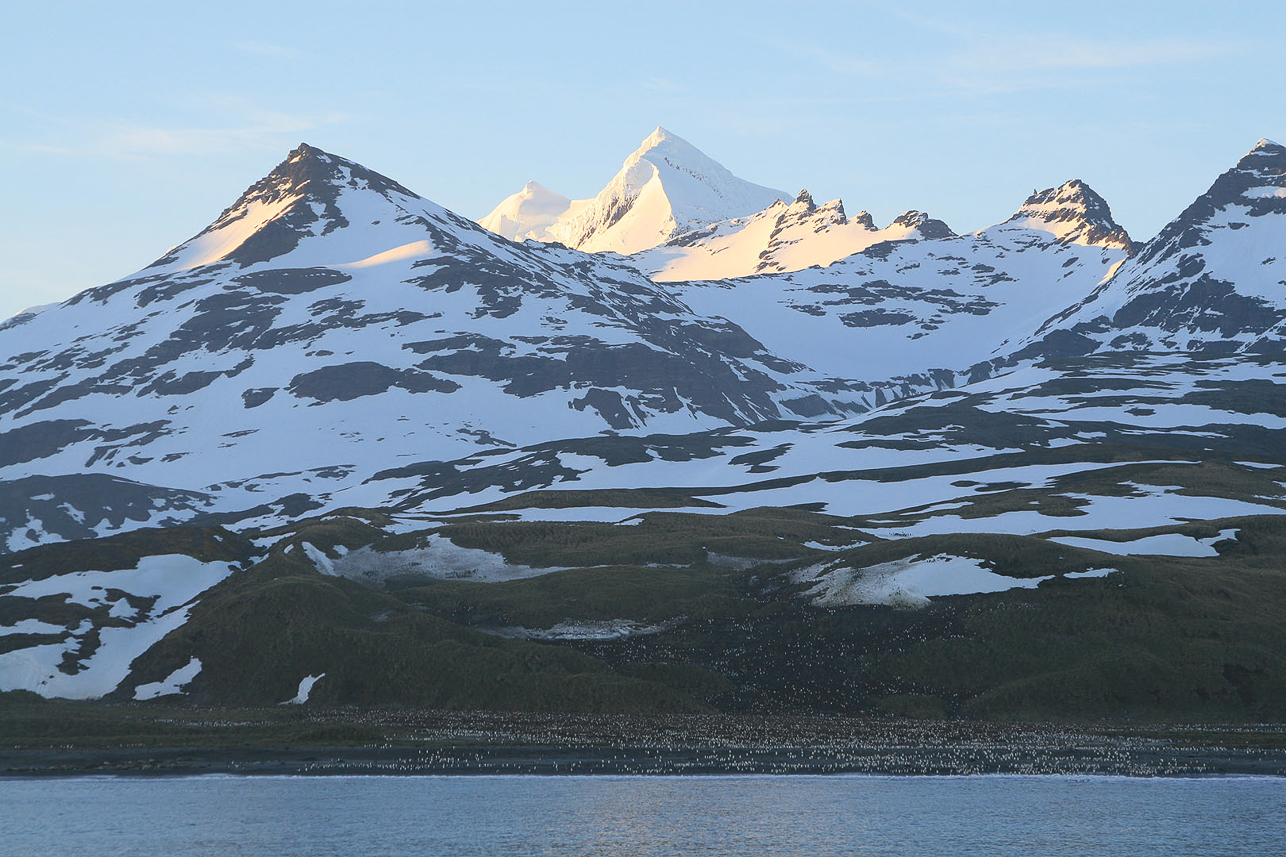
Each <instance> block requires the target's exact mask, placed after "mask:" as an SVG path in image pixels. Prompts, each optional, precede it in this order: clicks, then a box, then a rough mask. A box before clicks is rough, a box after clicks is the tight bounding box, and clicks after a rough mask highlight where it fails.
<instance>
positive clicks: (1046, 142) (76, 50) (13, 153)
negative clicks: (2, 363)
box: [0, 0, 1286, 317]
mask: <svg viewBox="0 0 1286 857" xmlns="http://www.w3.org/2000/svg"><path fill="white" fill-rule="evenodd" d="M609 5H611V4H601V3H557V2H546V3H513V4H508V3H488V4H462V3H458V2H452V3H380V2H368V3H365V4H361V5H360V6H359V5H358V4H353V3H342V4H341V3H330V2H319V0H309V2H278V3H272V2H257V3H243V2H221V3H217V4H215V3H195V2H193V3H169V2H167V3H159V2H158V3H146V2H128V0H118V2H114V3H110V4H109V3H94V2H82V3H68V2H57V3H44V4H35V3H30V4H22V6H21V7H18V8H10V9H9V10H8V11H7V13H6V16H5V27H4V32H3V33H0V79H3V80H4V81H5V85H4V87H3V89H0V164H2V165H3V166H0V182H2V183H3V184H2V186H3V188H4V203H5V205H4V206H3V210H0V254H2V257H3V263H4V264H3V268H2V269H0V271H2V273H0V317H4V316H7V315H9V314H11V313H13V312H15V311H17V310H19V309H21V308H22V307H24V306H27V305H30V304H38V303H46V302H49V301H53V300H61V299H64V298H66V297H69V296H70V295H72V294H74V293H75V292H77V291H80V290H81V289H84V288H88V287H90V286H94V285H99V284H102V283H105V282H109V281H111V280H113V279H116V278H119V277H122V276H125V275H126V274H129V273H131V272H133V271H135V270H137V269H139V268H141V267H143V266H144V265H146V264H147V263H149V262H150V261H152V260H153V259H154V258H156V257H158V256H160V255H161V254H162V253H164V251H165V250H166V249H167V248H168V247H170V246H171V245H173V244H177V243H179V242H181V241H183V240H186V239H187V238H189V237H191V236H192V235H193V234H195V233H196V232H198V231H200V230H201V229H202V228H203V227H204V226H205V225H206V224H208V223H209V222H210V221H212V220H213V219H214V218H215V217H217V216H218V214H219V212H220V211H221V210H222V209H223V208H225V207H226V206H227V205H229V204H231V203H232V201H233V200H234V199H235V198H236V197H237V196H238V195H239V194H240V192H241V191H242V190H244V189H245V187H246V186H248V185H249V184H251V183H252V182H254V181H255V180H256V179H258V178H259V177H260V176H262V175H263V174H264V173H265V172H267V171H268V170H269V169H271V168H272V167H273V166H274V165H275V164H276V163H277V162H278V161H280V160H281V159H282V157H283V156H284V155H285V153H286V152H287V151H288V150H289V149H291V148H292V147H294V146H295V145H296V144H298V143H299V142H300V141H301V140H306V141H308V142H309V143H312V144H314V145H317V146H320V147H321V148H323V149H326V150H328V151H332V152H335V153H337V154H340V155H344V156H345V157H349V158H352V159H354V160H357V161H360V162H362V163H364V164H366V165H367V166H369V167H371V168H372V169H375V170H378V171H380V172H383V173H385V174H387V175H389V176H391V177H393V178H394V179H396V180H398V181H400V182H401V183H403V184H405V185H407V186H408V187H410V188H411V189H412V190H415V191H417V192H419V193H421V194H423V195H424V196H427V197H429V198H430V199H433V200H435V201H437V202H439V203H441V204H443V205H445V206H447V207H449V208H452V209H454V210H456V211H458V212H460V213H461V214H464V215H467V216H469V217H474V218H476V217H480V216H481V215H483V214H485V213H486V212H487V211H488V210H490V208H491V207H492V206H493V205H495V203H497V202H499V201H500V200H501V199H502V198H503V197H505V196H506V195H508V194H510V193H512V192H514V191H516V190H518V189H519V188H520V187H521V186H522V185H523V183H525V182H526V181H528V180H529V179H536V180H537V181H539V182H541V183H542V184H544V185H546V186H548V187H550V188H552V189H554V190H557V191H560V192H562V193H564V194H567V195H568V196H572V197H582V196H588V195H591V194H593V193H595V192H596V191H597V190H598V189H599V188H600V187H601V186H602V185H603V184H604V183H605V182H606V181H607V180H608V179H609V178H610V177H611V176H612V174H613V173H614V172H615V171H616V169H617V168H618V167H619V165H620V162H621V160H622V159H623V158H624V157H625V156H626V155H627V154H628V153H629V152H630V151H632V150H633V149H634V148H635V147H636V146H637V144H638V142H639V141H640V140H641V139H642V138H643V137H645V136H646V135H647V134H648V133H649V132H650V131H651V130H652V128H653V127H654V126H656V125H658V124H660V125H663V126H665V127H666V128H668V129H669V130H670V131H672V132H674V133H676V134H678V135H680V136H682V137H684V138H686V139H687V140H688V141H689V142H691V143H693V144H694V145H696V146H697V147H699V148H701V149H702V150H704V151H705V152H706V153H707V154H709V155H710V156H711V157H713V158H715V159H716V160H718V161H720V162H722V163H723V164H724V165H725V166H727V167H728V168H729V169H731V170H732V171H733V172H734V173H737V174H738V175H740V176H742V177H743V178H746V179H749V180H751V181H755V182H758V183H760V184H766V185H769V186H773V187H777V188H781V189H783V190H786V191H790V192H794V191H796V190H798V189H799V188H801V187H807V188H808V189H809V190H811V191H812V192H813V194H814V196H815V197H817V198H818V199H819V200H821V199H829V198H832V197H836V196H839V197H842V198H843V199H844V201H845V205H846V207H847V208H848V210H849V211H850V212H855V211H857V210H859V209H862V208H866V209H869V210H870V211H871V212H872V213H873V214H874V215H875V219H876V220H877V221H879V222H881V223H883V222H887V221H888V220H890V219H892V218H893V217H894V216H896V215H897V214H898V213H900V212H902V211H904V210H906V209H909V208H918V209H921V210H925V211H928V212H929V213H931V214H932V215H934V216H935V217H940V218H942V219H944V220H946V221H947V223H948V224H950V225H951V226H952V227H953V228H955V229H956V230H958V231H964V230H969V229H977V228H981V227H983V226H987V225H989V224H991V223H994V222H997V221H1000V220H1003V219H1004V218H1005V217H1007V216H1008V215H1009V214H1010V213H1011V212H1012V211H1013V210H1014V209H1015V208H1017V206H1018V205H1019V204H1020V203H1021V202H1022V200H1023V198H1024V197H1025V196H1026V195H1027V194H1028V193H1030V192H1031V190H1032V189H1034V188H1043V187H1048V186H1051V185H1056V184H1059V183H1061V182H1063V181H1065V180H1066V179H1069V178H1082V179H1084V180H1085V181H1087V182H1089V183H1090V185H1091V186H1093V187H1094V188H1095V189H1096V190H1098V191H1099V192H1100V193H1102V194H1103V195H1104V196H1105V197H1106V198H1107V200H1108V202H1109V203H1110V204H1111V205H1112V208H1113V211H1114V213H1115V214H1116V216H1117V219H1118V220H1119V221H1120V222H1121V223H1122V224H1123V225H1124V226H1125V227H1126V228H1127V229H1129V230H1130V232H1131V234H1132V235H1134V236H1135V237H1136V238H1140V239H1146V238H1149V237H1151V236H1152V235H1153V234H1154V233H1155V232H1156V231H1157V230H1158V229H1159V228H1160V227H1161V226H1162V225H1164V223H1165V222H1166V221H1167V220H1169V219H1170V218H1171V217H1173V216H1174V215H1176V214H1178V212H1179V211H1180V210H1182V209H1183V207H1184V206H1186V205H1187V204H1188V203H1189V202H1190V201H1191V200H1192V199H1193V198H1194V197H1195V196H1196V195H1198V194H1199V193H1201V192H1202V191H1203V190H1204V189H1205V188H1206V187H1207V186H1208V185H1209V184H1210V182H1211V181H1212V180H1213V179H1214V178H1215V177H1216V176H1217V175H1218V174H1219V173H1220V172H1222V171H1223V170H1225V169H1227V168H1228V167H1229V166H1231V165H1232V163H1234V162H1235V161H1236V160H1237V158H1238V157H1239V156H1240V155H1241V154H1243V153H1244V152H1245V151H1246V150H1248V149H1249V148H1250V147H1251V146H1253V145H1254V143H1255V142H1256V140H1258V139H1259V138H1260V137H1269V138H1272V139H1278V140H1282V141H1286V109H1284V108H1286V88H1284V87H1283V85H1282V82H1283V81H1286V73H1284V72H1286V51H1283V49H1282V46H1281V42H1280V39H1281V33H1282V32H1283V30H1284V29H1286V27H1284V25H1286V11H1284V9H1286V7H1283V6H1282V5H1281V4H1279V3H1274V2H1249V3H1242V4H1238V5H1237V6H1236V7H1227V8H1235V9H1236V11H1223V10H1220V9H1218V8H1216V4H1213V3H1200V4H1196V3H1191V4H1184V3H1159V2H1158V3H1151V2H1141V3H1128V2H1119V0H1118V2H1112V3H1106V2H1079V3H1076V4H1058V6H1057V7H1056V8H1055V7H1053V4H1043V3H1032V2H1030V0H1027V2H1021V3H1005V2H998V3H979V2H975V3H960V2H950V3H937V2H916V3H913V4H910V3H909V4H905V5H904V6H903V7H898V6H896V5H893V4H888V3H879V4H876V3H861V2H856V3H808V2H803V3H795V4H782V3H780V2H773V3H758V2H747V0H739V2H706V3H694V2H691V0H689V2H684V3H671V2H650V3H645V4H633V5H630V6H628V7H626V6H624V5H623V4H622V5H621V6H620V7H619V8H606V7H608V6H609Z"/></svg>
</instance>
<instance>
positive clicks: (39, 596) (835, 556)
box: [0, 143, 1286, 722]
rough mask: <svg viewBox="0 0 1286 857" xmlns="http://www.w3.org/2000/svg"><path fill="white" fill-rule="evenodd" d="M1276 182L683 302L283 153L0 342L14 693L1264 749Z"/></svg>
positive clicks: (802, 209) (1275, 473)
mask: <svg viewBox="0 0 1286 857" xmlns="http://www.w3.org/2000/svg"><path fill="white" fill-rule="evenodd" d="M657 148H664V147H663V146H658V147H657ZM1283 155H1286V153H1284V152H1282V151H1281V149H1280V147H1275V146H1274V145H1273V144H1268V143H1262V144H1260V145H1259V146H1257V147H1256V149H1255V150H1254V151H1252V153H1251V154H1250V155H1247V156H1246V158H1243V159H1242V161H1241V162H1240V163H1239V164H1238V165H1237V166H1236V167H1235V168H1234V169H1233V170H1232V171H1230V172H1229V173H1226V174H1225V175H1224V176H1222V177H1220V179H1219V180H1218V181H1216V182H1215V185H1214V186H1213V187H1212V188H1211V191H1210V192H1209V193H1207V194H1205V195H1203V197H1202V198H1200V199H1198V200H1197V201H1196V202H1195V203H1194V204H1193V206H1191V207H1190V208H1189V209H1188V210H1187V211H1185V212H1184V213H1183V214H1182V215H1180V217H1179V218H1178V219H1177V220H1176V221H1175V222H1174V223H1172V224H1171V225H1170V226H1168V227H1167V228H1166V230H1164V231H1163V232H1162V233H1161V235H1159V236H1158V237H1157V238H1156V239H1154V240H1153V241H1151V242H1149V243H1148V244H1146V245H1144V247H1143V248H1141V249H1137V250H1136V248H1135V247H1134V245H1133V243H1132V242H1131V240H1130V238H1129V236H1128V235H1126V233H1125V232H1124V230H1123V229H1121V228H1120V227H1119V226H1118V225H1117V224H1116V223H1115V222H1114V221H1113V220H1112V217H1111V213H1110V211H1109V209H1108V206H1107V204H1106V203H1105V202H1104V201H1103V200H1102V199H1101V198H1100V197H1098V196H1097V194H1095V193H1094V192H1093V191H1092V190H1091V189H1090V188H1088V187H1087V186H1086V185H1084V183H1082V182H1077V181H1073V182H1068V183H1066V184H1064V185H1061V186H1059V187H1057V188H1051V189H1049V190H1046V191H1042V192H1039V193H1036V194H1034V195H1033V196H1032V197H1030V198H1029V199H1028V200H1027V201H1026V202H1025V203H1024V204H1023V205H1022V206H1021V207H1020V208H1019V209H1018V210H1017V212H1016V213H1015V214H1014V216H1013V217H1011V218H1009V219H1008V220H1006V221H1005V222H1003V223H1001V224H997V225H995V226H992V227H988V228H986V229H983V230H980V231H978V232H973V233H969V234H964V235H952V234H950V232H949V230H945V229H944V228H939V227H937V226H935V225H933V222H932V221H930V220H929V219H928V218H927V217H925V216H923V215H919V214H911V215H910V216H907V217H905V218H903V219H902V220H903V222H902V223H901V224H900V225H901V226H902V227H905V228H906V229H907V230H908V232H907V233H906V234H905V235H903V236H902V237H901V238H900V239H899V240H882V241H880V242H878V243H875V244H871V245H869V246H866V247H865V248H863V249H861V250H859V251H858V252H856V253H854V254H851V255H849V256H846V257H844V258H840V259H837V260H835V261H834V262H833V263H832V264H830V265H829V266H827V267H816V268H806V269H802V270H796V271H786V272H777V273H767V272H765V273H760V274H757V275H754V276H747V277H742V278H735V279H726V280H705V281H678V282H666V283H660V282H653V281H652V280H650V279H648V278H647V277H646V276H644V275H643V274H642V273H640V272H639V271H638V270H637V269H636V268H635V267H633V265H632V264H631V262H633V263H634V264H637V259H638V258H639V257H637V256H635V257H623V256H620V255H616V254H593V253H587V252H583V251H580V250H576V249H570V248H568V247H565V246H560V245H556V244H544V243H540V242H532V241H528V242H524V243H515V242H513V241H510V240H508V239H506V238H504V237H502V236H500V235H497V234H495V233H493V232H490V231H488V230H485V229H483V228H482V227H480V226H479V225H477V224H474V223H471V222H469V221H467V220H464V219H463V218H460V217H458V216H456V215H454V214H452V213H451V212H449V211H446V210H445V209H443V208H441V207H440V206H437V205H435V204H434V203H432V202H430V201H428V200H425V199H423V198H421V197H419V196H417V195H416V194H414V193H413V192H411V191H410V190H408V189H406V188H405V187H403V186H401V185H399V184H397V183H396V182H394V181H393V180H391V179H389V178H387V177H384V176H381V175H379V174H378V173H375V172H373V171H371V170H368V169H366V168H365V167H363V166H361V165H359V164H357V163H355V162H352V161H348V160H345V159H343V158H340V157H338V156H335V155H332V154H328V153H326V152H322V151H320V150H318V149H316V148H313V147H310V146H306V145H304V146H300V147H299V148H298V149H296V150H295V151H294V152H291V153H290V155H289V156H288V157H287V158H286V160H285V161H283V162H282V163H281V164H280V165H278V167H277V168H275V169H274V170H272V171H271V172H270V173H269V174H268V175H267V176H266V177H265V178H264V179H262V180H261V181H259V182H257V183H255V184H254V185H253V186H252V187H251V188H250V189H249V190H247V191H246V193H245V194H243V195H242V196H241V197H240V198H239V199H238V200H237V201H236V202H235V203H234V204H233V205H232V206H231V207H230V208H229V209H228V210H227V211H225V212H223V214H222V215H220V216H219V218H217V219H216V220H215V221H214V223H212V224H211V226H210V227H209V228H207V229H205V230H203V231H202V232H201V233H200V234H198V235H197V236H194V237H193V238H191V239H190V240H188V241H186V242H184V243H182V244H180V245H178V246H177V247H175V248H174V249H173V250H171V251H169V252H167V253H166V254H165V255H164V256H162V257H161V258H160V259H158V260H157V261H156V262H155V263H153V264H152V265H151V266H149V267H147V268H145V269H143V270H142V271H140V272H138V273H137V274H135V275H133V276H130V277H127V278H125V279H123V280H120V281H117V282H115V283H111V284H108V285H106V286H102V287H100V288H97V289H91V290H90V291H88V292H85V293H82V294H81V295H78V296H77V297H75V298H73V299H72V300H70V301H67V302H65V303H64V304H62V305H59V306H56V307H53V308H50V309H47V310H45V311H43V312H40V313H38V314H34V315H28V316H24V317H22V318H18V319H14V320H11V321H10V322H9V323H7V324H6V325H5V326H4V327H3V328H2V329H0V521H2V524H3V529H2V530H0V543H2V544H3V549H2V550H0V691H21V690H26V691H30V692H34V693H37V694H41V695H44V696H51V697H54V696H57V697H74V698H106V699H108V700H112V701H131V702H139V703H150V702H152V701H153V700H169V701H175V700H181V701H183V702H185V703H191V704H195V705H212V706H215V705H251V706H267V705H275V704H279V703H287V702H291V703H295V704H306V705H359V706H371V705H382V704H400V705H409V706H427V707H437V708H452V709H469V710H472V709H480V708H486V709H496V710H547V711H568V710H571V711H580V712H592V711H685V712H696V711H729V712H742V711H750V712H769V713H775V714H781V713H795V712H818V711H824V712H848V713H864V714H886V715H896V716H923V717H939V718H940V717H954V716H965V717H992V716H998V717H1019V718H1037V719H1051V718H1064V719H1067V718H1078V717H1083V718H1090V719H1098V718H1103V717H1131V718H1140V719H1165V718H1173V719H1191V720H1219V721H1255V722H1266V721H1270V720H1280V719H1281V717H1282V716H1283V714H1284V713H1286V666H1283V665H1286V631H1283V629H1282V627H1281V623H1280V621H1279V616H1280V608H1281V605H1282V604H1283V603H1286V581H1284V579H1283V577H1282V575H1281V574H1280V568H1281V566H1282V557H1283V556H1286V488H1284V487H1283V486H1284V485H1286V452H1284V450H1283V445H1282V444H1281V442H1280V433H1281V430H1282V429H1283V428H1286V399H1284V397H1283V396H1282V394H1281V392H1280V390H1281V385H1280V383H1279V380H1280V377H1282V376H1283V375H1286V363H1283V360H1282V357H1281V354H1280V349H1279V348H1277V347H1276V339H1275V337H1276V333H1275V329H1276V328H1275V325H1276V324H1277V322H1276V321H1274V319H1275V318H1276V317H1277V316H1276V313H1277V312H1278V311H1279V309H1278V302H1277V300H1276V297H1275V295H1276V294H1277V290H1279V286H1280V283H1278V282H1277V279H1280V272H1279V271H1278V270H1277V263H1276V262H1275V261H1273V258H1272V257H1265V256H1263V255H1262V254H1264V253H1270V252H1271V247H1272V246H1275V244H1276V243H1280V242H1279V241H1278V240H1277V236H1278V235H1279V230H1281V229H1282V228H1283V227H1282V225H1281V224H1282V223H1286V218H1284V217H1283V215H1284V214H1286V211H1283V210H1282V209H1281V208H1280V206H1279V204H1278V203H1279V202H1280V200H1281V199H1283V198H1286V196H1283V195H1282V194H1281V193H1279V190H1280V186H1281V183H1282V181H1283V179H1282V175H1283V172H1284V171H1283V169H1282V159H1283ZM649 157H651V156H650V155H649ZM642 162H643V160H642V159H640V161H639V163H642ZM653 168H655V169H656V172H655V173H653V174H652V176H653V178H656V176H658V175H663V173H664V170H662V169H660V168H659V167H656V165H655V164H653ZM649 181H650V180H649ZM656 187H657V188H660V189H661V190H664V191H665V192H666V193H667V194H668V193H670V190H672V188H670V189H667V188H666V187H665V182H664V181H661V182H659V183H658V184H657V185H656ZM530 196H531V198H533V199H535V198H536V197H538V196H539V193H538V192H537V191H535V190H534V189H533V191H532V193H531V195H530ZM640 198H641V197H640ZM667 198H668V197H667ZM521 202H522V201H521V200H520V201H519V204H518V205H517V206H515V207H513V208H512V209H511V211H512V212H513V213H516V214H521V212H522V205H521ZM774 208H775V209H776V213H775V214H772V215H771V217H772V218H775V220H772V222H774V223H776V224H777V226H780V227H782V228H783V231H782V232H781V233H779V237H782V236H785V237H788V238H790V240H792V241H793V240H795V239H794V237H793V236H794V235H796V234H802V233H800V232H799V230H804V231H806V230H807V229H808V228H809V226H808V225H807V224H810V223H816V224H817V225H825V224H830V226H831V227H833V228H835V229H837V230H839V231H837V232H836V233H835V234H836V235H842V234H844V232H843V230H844V229H852V230H854V232H855V233H856V232H857V231H859V230H860V231H862V232H869V231H874V230H873V224H870V223H869V222H868V221H866V220H865V219H862V218H855V219H854V221H853V223H855V224H856V225H853V226H850V225H849V224H850V221H848V219H847V218H846V217H844V216H843V212H842V207H841V206H839V205H827V206H820V207H819V206H815V205H814V204H813V203H812V202H811V200H810V199H808V198H807V197H806V196H804V195H801V196H800V197H799V198H797V199H796V200H795V201H794V203H792V204H790V205H786V204H785V203H782V204H780V205H777V206H773V205H772V204H771V201H769V202H768V203H765V204H764V205H760V206H759V207H758V208H757V209H755V210H751V211H750V212H749V214H742V215H736V217H751V219H753V217H754V216H755V211H759V212H761V213H762V212H764V211H765V209H767V210H768V211H772V210H773V209H774ZM791 209H793V212H791V213H790V214H789V216H787V213H788V210H791ZM631 210H633V209H631ZM641 213H642V212H640V216H641ZM711 216H712V217H713V216H715V215H714V214H712V215H711ZM718 216H719V217H720V219H718V220H712V221H707V222H706V224H705V227H707V228H708V227H710V226H711V225H714V224H721V223H722V224H726V223H728V222H730V221H729V218H728V217H723V216H722V215H718ZM510 219H511V220H514V218H510ZM515 222H516V221H515ZM563 222H564V223H566V222H568V221H563ZM618 222H621V223H623V222H625V221H624V220H620V221H618ZM763 222H764V223H766V222H769V220H768V218H767V217H765V218H764V220H763ZM747 223H749V221H747ZM868 227H871V228H870V229H868ZM611 228H613V227H612V226H609V227H607V230H606V231H610V229H611ZM719 228H723V227H719ZM757 228H758V227H757ZM791 230H796V231H794V232H792V231H791ZM606 231H605V232H604V233H602V234H606ZM715 231H718V230H715ZM769 231H771V230H769ZM912 231H914V232H915V233H916V234H915V235H912V234H911V232H912ZM690 234H691V235H693V241H694V242H700V241H701V240H705V239H703V238H701V237H700V236H701V235H702V228H701V227H698V228H696V229H695V230H690ZM713 234H714V233H713V232H711V233H709V235H707V238H708V237H710V236H711V235H713ZM726 234H727V235H733V234H734V233H733V232H728V233H726ZM800 242H801V244H800V245H793V244H789V243H787V242H786V241H785V240H783V241H780V242H778V244H776V245H774V247H773V252H774V253H777V254H778V256H777V258H778V260H779V262H780V264H782V265H783V266H786V265H787V264H788V257H789V253H790V248H791V247H793V246H802V244H803V243H804V242H805V239H802V238H801V239H800ZM1247 242H1249V243H1247ZM1266 248H1267V249H1266ZM1132 254H1133V255H1132ZM791 264H793V263H791ZM1114 306H1115V307H1117V309H1111V308H1112V307H1114ZM1104 307H1106V308H1108V309H1109V310H1110V312H1108V311H1104ZM1238 313H1241V314H1238ZM1140 319H1141V320H1140ZM1206 327H1210V328H1211V330H1215V331H1218V337H1215V336H1213V335H1211V334H1207V335H1205V336H1203V337H1196V336H1192V335H1191V332H1192V331H1196V332H1198V333H1200V332H1203V331H1205V329H1206ZM1136 333H1137V334H1139V337H1141V338H1135V337H1134V334H1136ZM1184 337H1187V338H1186V339H1185V338H1184ZM1197 338H1200V339H1201V342H1199V343H1196V344H1193V342H1192V341H1191V340H1194V339H1197ZM1176 346H1182V347H1176ZM0 701H2V700H0Z"/></svg>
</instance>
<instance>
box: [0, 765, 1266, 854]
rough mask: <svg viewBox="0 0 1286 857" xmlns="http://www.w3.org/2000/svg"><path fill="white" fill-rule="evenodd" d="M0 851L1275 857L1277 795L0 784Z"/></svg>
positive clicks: (802, 784)
mask: <svg viewBox="0 0 1286 857" xmlns="http://www.w3.org/2000/svg"><path fill="white" fill-rule="evenodd" d="M0 853H2V854H4V855H6V857H8V855H22V857H35V855H40V857H43V855H61V856H62V857H72V855H94V857H104V855H135V854H138V855H148V857H153V855H164V857H184V855H273V857H283V855H346V857H347V855H355V856H360V857H368V856H369V857H375V855H379V857H384V855H401V854H414V855H486V857H493V855H534V854H540V855H545V854H576V855H662V854H666V855H669V854H675V855H777V854H790V855H825V854H871V855H882V857H887V855H904V854H905V855H918V857H931V855H952V857H961V855H988V857H1000V855H1024V857H1035V855H1059V857H1074V855H1154V854H1157V855H1159V854H1166V855H1169V854H1182V855H1202V856H1203V857H1213V855H1273V854H1286V779H1279V778H1267V777H1235V778H1204V779H1127V778H1119V777H1021V776H975V777H875V776H800V777H794V776H792V777H771V776H728V777H609V776H595V777H537V776H525V777H524V776H494V777H493V776H469V777H436V776H434V777H317V778H309V777H231V776H207V777H189V778H111V777H101V778H100V777H81V778H66V779H58V778H51V779H33V780H12V779H11V780H0Z"/></svg>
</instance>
